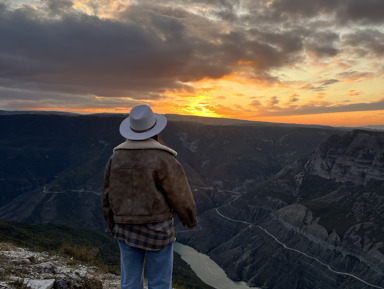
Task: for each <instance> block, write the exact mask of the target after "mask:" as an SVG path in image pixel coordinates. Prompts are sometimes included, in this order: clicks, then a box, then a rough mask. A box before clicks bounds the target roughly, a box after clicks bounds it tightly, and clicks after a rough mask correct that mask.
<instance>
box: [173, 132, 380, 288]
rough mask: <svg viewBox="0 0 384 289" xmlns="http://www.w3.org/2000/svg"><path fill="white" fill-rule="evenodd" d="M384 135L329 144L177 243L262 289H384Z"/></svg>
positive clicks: (212, 214) (342, 137)
mask: <svg viewBox="0 0 384 289" xmlns="http://www.w3.org/2000/svg"><path fill="white" fill-rule="evenodd" d="M383 140H384V134H383V133H380V132H371V131H359V130H358V131H352V132H347V133H344V134H338V135H334V136H332V137H330V138H329V139H327V140H326V141H325V142H323V143H322V144H320V145H319V146H318V148H316V149H315V150H314V152H313V153H312V154H311V155H310V156H309V157H308V159H307V160H305V159H302V160H298V161H297V162H293V163H291V164H290V165H288V166H286V167H285V168H284V169H282V170H281V171H280V172H279V173H278V174H276V175H275V176H273V177H272V178H271V179H270V180H269V181H267V182H265V183H264V184H262V185H261V186H259V187H257V188H256V189H254V190H251V191H248V192H245V193H243V194H241V195H238V196H234V197H233V199H232V200H230V201H228V202H227V203H226V204H224V205H222V206H220V207H218V208H216V209H213V210H210V211H207V212H205V213H204V214H203V215H202V216H200V223H201V227H202V230H200V231H197V232H195V234H194V235H192V234H184V235H183V234H180V236H178V239H179V240H181V241H183V242H186V243H188V244H190V245H192V246H194V247H196V248H198V250H200V251H202V252H204V253H207V254H209V255H210V256H211V257H212V258H213V259H214V260H215V261H216V262H218V263H219V264H221V265H222V266H223V268H224V269H225V271H226V272H227V274H228V275H229V276H230V277H231V278H233V279H234V280H245V281H247V282H248V283H249V284H250V285H254V286H260V287H263V288H274V289H277V288H279V289H280V288H281V289H283V288H284V289H285V288H293V289H294V288H308V289H309V288H322V289H327V288H329V289H333V288H348V289H363V288H364V289H369V288H384V233H383V227H382V224H383V223H384V193H383V192H384V162H383V155H384V154H383V152H384V146H383Z"/></svg>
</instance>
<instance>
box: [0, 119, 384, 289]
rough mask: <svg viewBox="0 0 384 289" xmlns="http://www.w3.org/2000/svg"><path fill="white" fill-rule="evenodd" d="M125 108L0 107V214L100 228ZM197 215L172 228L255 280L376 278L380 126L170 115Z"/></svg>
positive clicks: (383, 261)
mask: <svg viewBox="0 0 384 289" xmlns="http://www.w3.org/2000/svg"><path fill="white" fill-rule="evenodd" d="M124 117H125V115H110V114H106V115H103V114H100V115H87V116H84V115H60V114H59V115H58V114H3V115H1V114H0V133H1V135H2V138H1V141H0V157H1V159H2V162H1V163H0V190H1V195H0V218H3V219H8V220H15V221H19V222H29V223H56V224H65V225H71V226H76V227H83V228H88V229H97V230H101V231H105V230H106V225H105V223H104V220H103V217H102V213H101V188H102V183H103V174H104V166H105V164H106V162H107V160H108V158H109V156H110V155H111V153H112V150H113V148H114V147H115V146H116V145H118V144H119V143H121V142H123V141H124V140H123V139H122V137H121V136H120V135H119V133H118V126H119V124H120V122H121V121H122V119H123V118H124ZM167 117H168V119H169V123H168V126H167V128H166V129H165V131H164V132H163V133H162V135H161V137H162V138H163V140H164V141H165V142H166V143H167V144H168V145H169V146H170V147H172V148H173V149H175V150H176V151H178V153H179V155H178V159H179V160H180V162H181V163H182V164H183V166H184V168H185V170H186V173H187V175H188V178H189V181H190V184H191V188H192V190H193V192H194V195H195V199H196V202H197V206H198V212H199V221H200V225H199V227H198V228H197V229H195V230H194V231H192V232H185V231H184V230H183V229H182V228H181V227H178V231H179V233H178V234H177V238H178V240H179V241H181V242H184V243H186V244H189V245H191V246H193V247H194V248H196V249H198V250H199V251H201V252H203V253H206V254H208V255H210V256H211V258H213V259H214V260H215V261H216V262H217V263H218V264H219V265H221V266H222V267H223V268H224V270H225V271H226V273H227V274H228V276H229V277H230V278H232V279H234V280H244V281H246V282H248V283H249V284H250V285H254V286H259V287H263V288H275V289H277V288H290V289H291V288H292V289H295V288H297V289H299V288H300V289H304V288H311V289H312V288H322V289H327V288H332V289H334V288H348V289H355V288H356V289H357V288H358V289H365V288H384V279H383V276H384V274H383V272H384V256H383V254H384V247H383V241H384V233H383V230H382V224H383V221H384V220H383V218H384V209H383V204H384V202H383V201H384V195H383V184H384V183H383V180H384V149H383V148H384V145H383V144H384V132H380V131H376V130H371V129H369V130H362V129H358V130H352V129H346V128H334V127H325V126H305V125H286V124H273V123H259V122H250V121H239V120H229V119H211V118H200V117H190V116H188V117H187V116H176V115H168V116H167Z"/></svg>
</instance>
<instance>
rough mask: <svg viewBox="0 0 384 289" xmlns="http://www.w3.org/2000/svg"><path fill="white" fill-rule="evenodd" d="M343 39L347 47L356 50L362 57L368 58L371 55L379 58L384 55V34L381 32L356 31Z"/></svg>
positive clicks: (369, 30) (371, 30)
mask: <svg viewBox="0 0 384 289" xmlns="http://www.w3.org/2000/svg"><path fill="white" fill-rule="evenodd" d="M343 38H344V43H345V45H348V46H351V47H352V48H356V49H357V52H358V53H359V54H360V56H366V55H367V54H370V53H373V54H375V55H376V56H378V57H382V56H383V55H384V33H383V32H381V31H379V30H374V29H364V30H356V31H355V32H354V33H349V34H347V35H345V36H344V37H343Z"/></svg>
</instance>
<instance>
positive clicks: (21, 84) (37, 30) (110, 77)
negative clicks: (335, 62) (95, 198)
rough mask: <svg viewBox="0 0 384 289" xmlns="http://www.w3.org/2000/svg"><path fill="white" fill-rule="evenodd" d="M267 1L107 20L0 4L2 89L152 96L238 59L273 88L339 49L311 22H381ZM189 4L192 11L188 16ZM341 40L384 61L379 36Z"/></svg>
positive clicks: (355, 6)
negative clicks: (282, 74)
mask: <svg viewBox="0 0 384 289" xmlns="http://www.w3.org/2000/svg"><path fill="white" fill-rule="evenodd" d="M267 2H270V1H266V0H261V1H251V0H248V1H235V0H216V1H203V0H200V1H191V0H186V1H184V2H175V5H171V4H172V2H171V1H168V2H166V5H164V2H162V1H158V2H157V1H156V2H154V1H153V2H152V1H151V2H146V1H138V2H137V4H136V5H131V6H129V7H128V8H127V9H126V10H124V11H120V12H119V13H118V14H116V15H115V16H116V17H117V18H116V19H115V20H108V19H101V18H99V17H97V16H90V15H86V14H83V13H81V12H79V11H75V10H74V8H73V1H70V0H44V1H43V3H44V9H42V8H41V7H40V8H39V10H37V11H35V10H33V9H31V8H28V7H27V6H24V7H23V8H20V9H17V10H10V9H7V7H6V5H5V4H4V3H2V2H1V0H0V37H1V42H0V86H3V87H8V88H21V89H32V90H36V91H39V90H41V91H51V92H54V91H57V92H60V93H73V94H84V95H87V94H88V95H99V96H124V97H131V98H135V99H158V98H161V97H162V95H163V93H164V91H169V90H174V91H176V90H178V89H183V90H192V88H191V87H189V86H188V85H186V84H182V83H186V82H190V81H197V80H201V79H205V78H208V79H217V78H220V77H222V76H225V75H229V74H231V73H233V72H234V71H235V70H237V69H238V68H239V67H240V66H242V65H244V63H245V64H246V65H248V66H247V67H249V68H250V69H249V70H247V73H249V77H251V78H254V79H257V80H258V81H264V82H268V83H271V82H279V79H278V78H277V77H276V76H274V75H273V74H272V73H271V71H272V70H273V69H279V68H282V67H287V66H289V67H291V66H293V65H296V64H298V63H300V62H301V61H302V60H303V59H304V57H305V53H306V52H310V53H312V54H313V55H315V56H316V57H319V58H325V57H333V56H335V55H337V54H338V53H340V47H339V46H340V37H339V35H338V34H337V33H336V32H334V31H329V28H328V30H326V28H321V27H315V23H316V24H318V22H316V21H315V20H313V19H311V17H317V16H322V15H326V16H327V17H329V19H331V20H332V19H333V21H336V22H338V23H339V25H341V23H347V22H350V21H356V22H361V23H378V22H382V21H384V20H383V17H379V14H378V12H377V11H383V9H382V8H384V7H383V5H384V4H383V3H384V1H381V0H377V1H375V0H364V1H362V0H360V1H358V0H338V1H337V0H336V1H335V0H323V1H308V0H275V1H271V4H270V5H267ZM97 3H98V1H96V2H95V4H93V5H94V7H93V9H94V11H98V6H97ZM362 3H365V4H366V5H362ZM196 5H200V6H198V8H196V9H197V11H198V12H196V11H195V13H192V12H191V11H190V10H188V8H189V7H190V6H194V7H196ZM218 19H221V20H223V21H218ZM331 22H332V21H331ZM342 43H344V44H345V45H347V46H348V47H355V46H357V45H358V44H359V45H360V44H363V49H364V51H365V53H369V52H373V53H375V54H376V55H379V56H380V55H383V47H384V44H383V43H384V41H383V33H382V32H380V31H378V30H373V29H371V30H361V31H359V32H358V33H356V34H347V35H346V36H345V37H344V38H343V39H342ZM327 85H329V84H321V85H319V86H318V87H317V89H318V90H322V89H324V87H326V86H327Z"/></svg>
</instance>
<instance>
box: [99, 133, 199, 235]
mask: <svg viewBox="0 0 384 289" xmlns="http://www.w3.org/2000/svg"><path fill="white" fill-rule="evenodd" d="M176 155H177V153H176V152H175V151H173V150H172V149H170V148H168V147H166V146H164V145H162V144H160V143H159V142H157V141H155V140H153V139H146V140H143V141H130V140H127V141H126V142H124V143H122V144H120V145H118V146H117V147H116V148H115V149H114V151H113V154H112V156H111V158H110V159H109V161H108V163H107V166H106V169H105V175H104V188H103V213H104V217H105V220H106V222H107V224H108V227H109V229H110V230H111V231H112V230H113V227H114V224H115V223H124V224H144V223H152V222H160V221H164V220H167V219H170V218H172V217H173V214H174V212H175V213H176V214H177V215H178V217H179V219H180V220H181V222H182V223H183V225H185V226H188V227H189V228H193V227H195V226H196V225H197V217H196V204H195V201H194V199H193V195H192V192H191V189H190V187H189V184H188V180H187V177H186V175H185V172H184V170H183V168H182V166H181V165H180V163H179V162H178V161H177V160H176V158H175V156H176Z"/></svg>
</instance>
